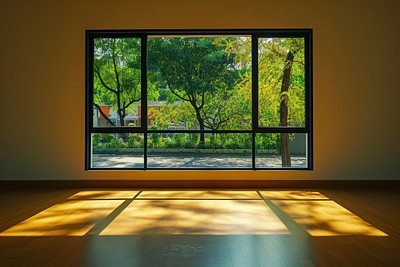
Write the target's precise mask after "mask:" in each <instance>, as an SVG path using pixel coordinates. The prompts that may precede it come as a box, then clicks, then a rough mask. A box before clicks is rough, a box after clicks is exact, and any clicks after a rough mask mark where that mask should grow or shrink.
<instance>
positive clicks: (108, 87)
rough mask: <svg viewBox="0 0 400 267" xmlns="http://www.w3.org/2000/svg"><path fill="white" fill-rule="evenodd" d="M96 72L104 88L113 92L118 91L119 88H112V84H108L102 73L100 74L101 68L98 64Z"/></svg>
mask: <svg viewBox="0 0 400 267" xmlns="http://www.w3.org/2000/svg"><path fill="white" fill-rule="evenodd" d="M94 72H95V73H96V74H97V77H98V78H99V80H100V83H101V84H102V85H103V86H104V88H106V89H107V90H109V91H111V92H113V93H115V94H116V93H117V90H114V89H112V88H111V87H110V86H108V85H107V84H106V83H105V82H104V80H103V78H102V77H101V75H100V70H99V68H98V67H97V66H96V68H95V70H94Z"/></svg>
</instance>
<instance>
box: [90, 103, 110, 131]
mask: <svg viewBox="0 0 400 267" xmlns="http://www.w3.org/2000/svg"><path fill="white" fill-rule="evenodd" d="M93 106H94V107H95V108H96V109H97V110H98V111H99V112H100V114H101V116H103V118H105V119H106V120H107V122H108V123H110V124H111V125H112V126H115V124H114V123H113V122H112V120H110V118H109V117H107V115H106V114H105V113H104V112H103V111H102V110H101V108H100V106H99V105H98V104H96V103H93Z"/></svg>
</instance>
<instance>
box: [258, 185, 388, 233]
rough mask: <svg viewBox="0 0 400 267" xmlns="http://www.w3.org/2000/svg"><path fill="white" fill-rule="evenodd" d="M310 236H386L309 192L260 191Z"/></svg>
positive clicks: (334, 204)
mask: <svg viewBox="0 0 400 267" xmlns="http://www.w3.org/2000/svg"><path fill="white" fill-rule="evenodd" d="M260 193H261V194H262V195H263V197H264V198H266V199H267V200H268V201H271V202H272V203H273V204H274V205H275V206H277V207H278V208H279V209H280V210H282V211H283V212H285V213H286V214H287V215H288V216H289V217H290V218H291V219H293V220H294V221H295V222H296V223H298V224H300V225H302V226H304V227H305V229H306V230H307V232H308V233H309V234H310V235H312V236H344V235H365V236H387V234H386V233H384V232H382V231H381V230H379V229H377V228H375V227H374V226H372V225H371V224H369V223H368V222H366V221H364V220H363V219H361V218H360V217H358V216H357V215H355V214H354V213H352V212H350V211H349V210H347V209H345V208H344V207H342V206H341V205H339V204H337V203H336V202H334V201H332V200H330V199H329V198H327V197H326V196H324V195H323V194H321V193H319V192H312V191H265V192H260Z"/></svg>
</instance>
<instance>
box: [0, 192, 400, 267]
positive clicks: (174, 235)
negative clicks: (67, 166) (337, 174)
mask: <svg viewBox="0 0 400 267" xmlns="http://www.w3.org/2000/svg"><path fill="white" fill-rule="evenodd" d="M396 201H397V202H396ZM398 201H400V197H399V194H397V192H393V191H390V192H388V193H387V194H382V192H380V193H376V192H372V193H371V192H369V191H367V192H363V191H361V192H358V194H354V192H351V191H350V192H347V191H334V190H265V189H263V190H248V191H241V190H237V191H232V190H230V191H227V190H218V191H213V190H208V191H207V190H175V191H174V190H170V191H155V190H149V191H139V190H59V191H57V190H47V191H46V190H44V191H42V192H37V191H27V192H20V191H16V192H0V208H1V210H2V213H1V214H0V266H23V265H27V266H47V265H49V266H63V265H72V266H398V264H399V262H398V257H397V255H399V253H400V241H399V237H400V233H399V228H398V225H400V210H399V207H398V205H396V204H394V203H399V202H398ZM368 203H370V205H368ZM378 263H379V265H378Z"/></svg>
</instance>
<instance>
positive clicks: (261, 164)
mask: <svg viewBox="0 0 400 267" xmlns="http://www.w3.org/2000/svg"><path fill="white" fill-rule="evenodd" d="M286 144H287V145H286ZM285 155H289V157H285ZM282 158H283V160H282ZM285 158H286V160H285ZM282 167H284V168H307V134H303V133H294V134H287V133H286V134H285V133H271V134H270V133H268V134H264V133H263V134H256V168H282Z"/></svg>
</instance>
